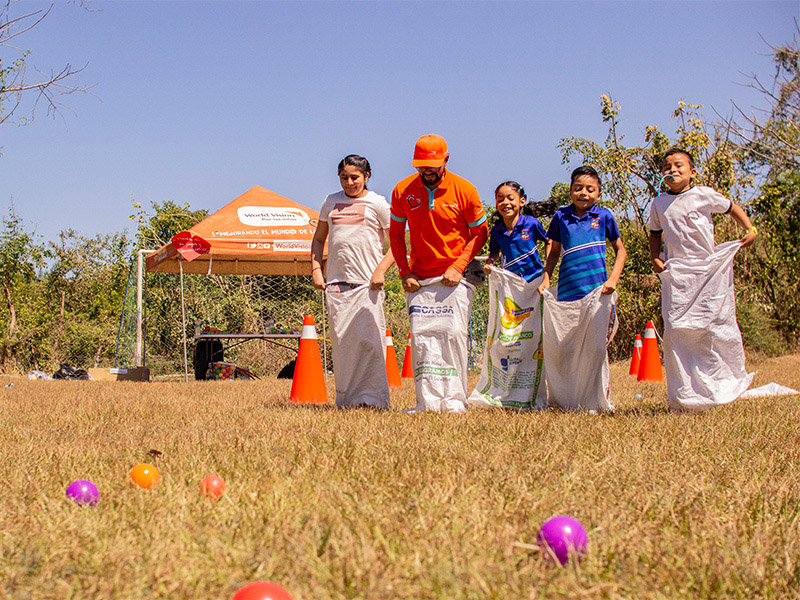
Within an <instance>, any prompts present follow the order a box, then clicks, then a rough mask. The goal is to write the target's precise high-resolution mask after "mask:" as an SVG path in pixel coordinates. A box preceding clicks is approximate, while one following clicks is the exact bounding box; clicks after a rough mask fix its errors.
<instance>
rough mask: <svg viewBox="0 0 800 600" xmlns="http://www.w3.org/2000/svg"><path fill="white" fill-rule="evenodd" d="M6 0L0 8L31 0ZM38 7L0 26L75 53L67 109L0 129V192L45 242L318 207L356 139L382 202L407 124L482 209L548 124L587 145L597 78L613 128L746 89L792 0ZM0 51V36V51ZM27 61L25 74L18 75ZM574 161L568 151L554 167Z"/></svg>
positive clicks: (540, 186)
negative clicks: (246, 206) (440, 155)
mask: <svg viewBox="0 0 800 600" xmlns="http://www.w3.org/2000/svg"><path fill="white" fill-rule="evenodd" d="M46 6H47V4H44V3H39V2H28V1H22V2H19V3H14V4H13V6H12V8H11V11H12V16H14V15H19V14H22V13H23V12H30V11H31V10H34V9H38V8H41V7H46ZM90 6H91V8H93V9H96V12H87V11H85V10H82V9H81V8H80V7H79V6H76V5H75V4H69V3H66V2H62V1H58V0H57V4H56V6H55V8H54V9H53V11H52V13H51V14H50V15H49V16H48V18H47V19H46V20H45V21H44V22H43V23H42V24H41V25H39V26H38V27H37V28H36V29H34V30H32V31H31V32H29V33H28V34H26V35H25V36H24V37H22V38H19V39H18V40H17V41H18V43H19V45H20V46H21V47H22V48H24V49H30V51H31V52H30V56H29V64H30V65H36V66H37V67H38V68H40V69H42V70H44V71H49V70H51V69H59V68H61V67H62V66H63V65H64V64H65V63H66V62H69V63H71V64H72V65H82V64H84V63H88V66H87V67H86V69H85V71H84V72H83V73H82V74H81V75H80V78H81V80H82V81H83V82H86V83H96V84H97V85H96V86H95V87H94V89H93V92H94V94H95V95H96V97H93V96H72V97H71V98H68V99H67V102H68V104H69V106H70V107H71V108H72V110H74V113H75V114H72V113H71V112H69V111H64V112H63V117H64V118H63V119H60V118H58V119H56V120H50V119H48V118H46V117H45V116H44V114H39V115H38V116H37V118H36V120H35V122H34V123H33V124H32V125H29V126H27V127H16V126H15V125H9V124H5V125H3V126H2V127H0V152H1V153H2V154H0V202H1V203H2V206H0V209H2V211H3V213H4V214H7V212H8V208H9V206H10V205H11V202H12V199H13V202H14V204H15V206H16V210H17V212H18V213H19V214H20V215H21V216H22V217H23V218H24V219H25V222H26V225H27V226H28V227H29V228H30V229H35V230H36V232H37V233H38V234H40V235H42V236H43V237H44V238H45V239H48V240H52V239H55V238H56V237H57V234H58V232H59V231H61V230H63V229H67V228H73V229H76V230H78V231H79V232H80V233H82V234H84V235H93V234H95V233H102V232H109V233H110V232H117V231H122V230H124V229H126V228H127V229H128V231H131V232H132V231H133V225H132V222H131V221H130V220H129V218H128V217H129V215H130V214H131V213H132V212H133V210H132V205H131V203H132V201H133V200H135V201H137V202H141V203H142V204H143V205H144V206H145V207H147V206H149V204H150V202H153V201H155V202H162V201H164V200H172V201H174V202H177V203H184V202H188V203H189V204H190V205H191V206H192V208H205V209H208V210H210V211H214V210H216V209H218V208H219V207H221V206H223V205H224V204H226V203H227V202H229V201H230V200H232V199H233V198H235V197H236V196H238V195H239V194H241V193H242V192H244V191H245V190H247V189H249V188H250V187H252V186H253V185H261V186H263V187H266V188H268V189H271V190H273V191H275V192H277V193H279V194H282V195H284V196H287V197H289V198H292V199H293V200H296V201H298V202H301V203H304V204H307V205H308V206H311V207H312V208H319V206H320V205H321V203H322V200H323V199H324V197H325V195H326V194H328V193H331V192H334V191H337V190H338V189H339V187H338V179H337V176H336V164H337V163H338V161H339V160H340V159H341V158H342V157H343V156H344V155H346V154H349V153H358V154H363V155H365V156H367V158H369V160H370V161H371V163H372V166H373V173H374V175H373V179H372V181H371V186H370V187H371V188H372V189H374V190H376V191H377V192H378V193H381V194H383V195H385V196H387V197H388V196H389V194H390V192H391V189H392V187H393V185H394V184H395V183H396V182H397V181H398V180H399V179H401V178H402V177H404V176H406V175H408V174H410V173H411V172H412V168H411V154H412V150H413V144H414V141H415V140H416V138H417V137H419V136H420V135H423V134H425V133H438V134H441V135H443V136H444V137H445V138H446V139H447V141H448V144H449V147H450V154H451V159H450V168H451V169H452V170H453V171H454V172H456V173H458V174H460V175H462V176H464V177H466V178H467V179H470V180H471V181H472V182H473V183H474V184H475V185H476V186H477V187H478V190H479V192H480V193H481V196H482V197H483V198H484V200H485V201H488V202H490V203H492V204H493V203H494V200H493V198H492V193H493V190H494V187H495V185H496V184H497V183H499V182H500V181H502V180H505V179H516V180H518V181H520V182H521V183H522V184H523V185H524V186H525V187H526V188H527V190H528V192H529V197H530V198H531V199H534V200H538V199H542V198H544V197H546V196H547V195H548V193H549V190H550V187H551V186H552V185H553V183H555V182H556V181H566V179H567V177H568V166H565V165H562V164H561V158H560V156H559V153H558V151H557V150H556V144H557V143H558V140H559V139H560V138H562V137H565V136H581V137H588V138H591V139H594V140H596V141H602V140H603V139H604V137H605V131H606V130H605V126H604V124H603V123H602V121H601V118H600V114H599V97H600V94H603V93H610V94H612V95H613V96H614V98H615V99H616V100H617V101H619V102H620V103H621V104H622V110H623V112H622V117H623V129H624V131H625V132H626V133H627V140H628V141H629V142H630V143H631V144H635V143H639V142H640V141H641V135H642V131H643V128H644V126H645V125H648V124H655V125H659V126H661V127H663V128H665V129H667V130H669V131H670V132H671V131H673V130H674V129H675V124H674V122H672V121H671V119H670V115H671V112H672V110H673V109H674V108H675V106H676V105H677V103H678V101H679V100H681V99H683V100H686V101H687V102H693V103H701V104H704V105H705V106H706V107H707V108H706V114H707V115H708V116H711V115H712V114H713V113H712V111H711V110H710V107H711V106H714V107H716V108H717V109H718V110H720V111H721V112H727V111H729V110H730V99H734V100H736V101H737V103H738V104H740V105H744V106H751V105H753V104H760V98H759V97H758V96H757V95H756V94H755V93H753V92H752V91H751V90H748V89H747V88H744V87H742V86H740V85H737V83H736V82H743V81H745V77H744V76H743V75H742V74H741V73H740V72H744V73H757V74H759V75H761V76H763V77H765V78H766V79H768V76H769V74H770V73H771V70H772V67H771V60H770V58H769V56H768V48H767V46H766V45H765V44H764V42H763V41H762V40H761V38H760V37H759V34H760V35H761V36H763V37H764V38H765V39H766V40H768V41H769V42H771V43H772V44H782V43H786V42H788V41H790V40H791V39H792V36H793V34H794V33H795V31H796V29H795V23H794V21H793V19H796V18H797V17H798V12H799V9H798V6H800V5H799V4H798V2H796V1H789V2H508V3H506V2H467V3H461V2H424V3H417V2H376V3H371V2H370V3H368V2H352V3H350V2H310V3H306V2H288V3H281V2H189V1H184V2H92V3H91V5H90ZM0 57H2V58H3V61H4V62H5V61H6V59H7V58H8V57H9V53H8V51H7V50H4V49H0ZM31 75H33V73H31ZM573 166H574V165H573Z"/></svg>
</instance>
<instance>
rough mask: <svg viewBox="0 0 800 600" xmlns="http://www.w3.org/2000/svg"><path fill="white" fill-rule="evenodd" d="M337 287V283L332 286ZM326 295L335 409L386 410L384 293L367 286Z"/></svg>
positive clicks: (330, 289)
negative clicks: (368, 408)
mask: <svg viewBox="0 0 800 600" xmlns="http://www.w3.org/2000/svg"><path fill="white" fill-rule="evenodd" d="M332 285H333V286H336V284H332ZM333 289H335V288H333V287H332V286H329V290H328V291H327V292H326V294H325V298H326V301H327V304H328V320H329V322H330V336H331V353H332V355H333V376H334V382H335V385H336V406H338V407H340V408H346V407H354V406H365V405H366V406H374V407H376V408H389V384H388V382H387V380H386V355H385V352H386V349H385V343H386V336H385V334H386V322H385V319H384V314H383V299H384V291H383V290H373V289H370V286H369V284H364V285H360V286H358V287H355V288H352V289H350V288H344V289H343V290H342V291H333Z"/></svg>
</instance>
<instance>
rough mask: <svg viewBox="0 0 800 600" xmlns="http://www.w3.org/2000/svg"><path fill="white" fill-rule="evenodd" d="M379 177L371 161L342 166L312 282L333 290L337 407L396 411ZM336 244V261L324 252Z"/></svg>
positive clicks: (385, 212)
mask: <svg viewBox="0 0 800 600" xmlns="http://www.w3.org/2000/svg"><path fill="white" fill-rule="evenodd" d="M371 173H372V171H371V168H370V165H369V161H368V160H367V159H366V158H364V157H363V156H358V155H356V154H350V155H348V156H346V157H345V158H344V159H342V161H341V162H340V163H339V181H340V182H341V185H342V191H340V192H337V193H335V194H331V195H330V196H328V197H327V198H325V202H324V203H323V204H322V208H321V209H320V213H319V223H318V225H317V230H316V231H315V232H314V240H313V242H312V243H311V269H312V270H311V277H312V279H313V281H314V287H316V288H317V289H321V290H325V291H326V294H325V299H326V303H327V306H328V314H329V320H330V331H331V346H332V350H333V373H334V378H335V382H336V406H338V407H340V408H345V407H359V406H370V407H374V408H389V385H388V383H387V380H386V362H385V360H386V359H385V348H384V344H385V329H386V320H385V318H384V314H383V300H384V291H383V283H384V277H385V274H386V271H387V270H388V269H389V267H391V266H392V264H393V263H394V258H393V257H392V252H391V250H389V251H388V252H387V253H386V254H385V255H384V254H383V241H384V238H385V237H386V236H387V235H388V231H389V219H390V217H389V204H388V203H387V202H386V198H384V197H383V196H380V195H378V194H376V193H375V192H372V191H370V190H368V189H367V182H368V181H369V177H370V175H371ZM326 239H327V240H328V259H327V264H326V265H325V270H324V272H323V269H322V251H323V248H324V246H325V240H326Z"/></svg>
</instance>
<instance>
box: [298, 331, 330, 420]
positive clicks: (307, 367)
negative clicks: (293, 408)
mask: <svg viewBox="0 0 800 600" xmlns="http://www.w3.org/2000/svg"><path fill="white" fill-rule="evenodd" d="M289 398H290V400H291V401H292V402H295V403H297V404H327V403H328V390H327V389H326V388H325V375H324V374H323V372H322V359H321V358H320V356H319V342H318V341H317V329H316V327H314V317H312V316H311V315H306V316H305V318H304V319H303V333H302V334H301V335H300V345H299V348H298V349H297V362H296V363H295V366H294V378H293V379H292V393H291V395H290V397H289Z"/></svg>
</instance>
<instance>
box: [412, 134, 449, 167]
mask: <svg viewBox="0 0 800 600" xmlns="http://www.w3.org/2000/svg"><path fill="white" fill-rule="evenodd" d="M447 156H448V154H447V142H445V141H444V138H443V137H442V136H440V135H432V134H431V135H423V136H422V137H421V138H419V139H418V140H417V145H416V146H414V160H412V161H411V165H412V166H414V167H441V166H442V165H443V164H444V161H445V159H446V158H447Z"/></svg>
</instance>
